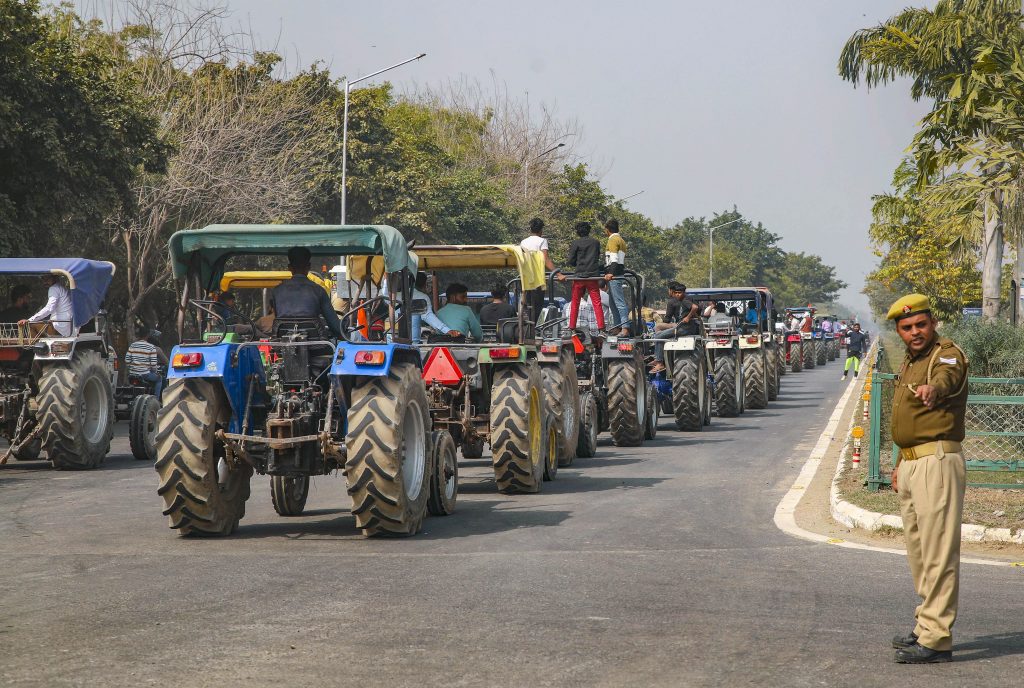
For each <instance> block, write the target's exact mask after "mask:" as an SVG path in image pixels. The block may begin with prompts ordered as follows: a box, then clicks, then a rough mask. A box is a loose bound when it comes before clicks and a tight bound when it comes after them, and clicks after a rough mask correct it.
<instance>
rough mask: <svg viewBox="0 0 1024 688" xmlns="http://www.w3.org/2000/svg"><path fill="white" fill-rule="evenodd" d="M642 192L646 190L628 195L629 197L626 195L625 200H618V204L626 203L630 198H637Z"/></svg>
mask: <svg viewBox="0 0 1024 688" xmlns="http://www.w3.org/2000/svg"><path fill="white" fill-rule="evenodd" d="M644 191H647V189H644V190H643V191H637V192H636V193H635V194H629V195H628V196H626V197H625V198H620V199H619V203H625V202H626V201H628V200H629V199H631V198H635V197H637V196H639V195H640V194H642V193H643V192H644Z"/></svg>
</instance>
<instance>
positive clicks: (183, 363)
mask: <svg viewBox="0 0 1024 688" xmlns="http://www.w3.org/2000/svg"><path fill="white" fill-rule="evenodd" d="M201 365H203V355H202V354H201V353H199V352H198V351H193V352H192V353H187V354H174V360H173V361H172V362H171V367H173V368H198V367H200V366H201Z"/></svg>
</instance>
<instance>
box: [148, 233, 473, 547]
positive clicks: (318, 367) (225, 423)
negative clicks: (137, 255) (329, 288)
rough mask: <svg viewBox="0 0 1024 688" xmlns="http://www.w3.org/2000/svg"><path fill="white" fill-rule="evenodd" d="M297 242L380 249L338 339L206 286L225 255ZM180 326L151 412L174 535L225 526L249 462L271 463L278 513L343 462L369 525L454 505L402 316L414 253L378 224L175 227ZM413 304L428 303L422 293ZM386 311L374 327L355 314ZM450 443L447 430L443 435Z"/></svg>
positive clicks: (370, 528)
mask: <svg viewBox="0 0 1024 688" xmlns="http://www.w3.org/2000/svg"><path fill="white" fill-rule="evenodd" d="M293 247H303V248H306V249H308V250H309V251H310V253H311V254H312V256H313V258H324V259H327V258H328V257H336V256H339V255H340V256H345V257H347V260H348V261H349V263H350V264H352V263H353V262H358V263H365V262H368V261H370V260H372V259H373V258H375V257H379V258H380V259H381V265H382V270H383V273H382V274H383V276H385V277H386V280H382V281H381V282H379V283H373V281H372V280H371V279H369V278H366V279H364V280H363V281H362V282H361V283H360V287H359V293H358V294H357V295H356V298H354V299H353V303H354V306H353V308H352V309H351V310H349V311H347V312H345V313H342V314H341V315H342V317H341V326H342V333H341V334H342V335H343V336H342V337H341V338H340V339H337V340H336V337H335V336H333V333H331V332H329V331H328V329H327V327H326V325H325V322H324V320H323V319H322V318H319V317H303V318H291V317H284V315H282V314H280V313H278V314H276V316H275V319H274V321H273V323H271V324H270V327H269V332H267V333H264V332H262V331H261V330H260V328H258V327H257V325H256V323H255V322H253V320H252V319H251V317H250V315H249V314H247V313H245V312H242V311H240V310H235V309H231V308H229V307H227V306H226V305H225V304H223V303H219V302H216V301H212V300H209V299H207V298H204V297H205V295H207V294H209V293H210V292H213V291H215V290H216V288H217V286H218V285H219V283H220V280H221V278H222V276H223V275H224V273H225V272H226V271H227V270H228V268H229V267H230V265H229V264H233V263H235V262H236V261H237V262H241V263H244V264H246V266H248V265H251V264H252V263H253V262H254V261H255V260H257V259H263V260H264V261H266V260H267V259H271V260H273V259H275V258H276V259H277V260H281V259H282V257H283V256H284V255H285V254H287V253H288V251H289V250H290V249H292V248H293ZM170 254H171V266H172V270H173V274H174V276H175V277H176V278H177V279H179V280H180V281H181V296H180V301H179V309H178V318H177V324H178V334H179V338H180V339H181V341H182V343H181V344H179V345H178V346H176V347H174V349H173V350H172V352H171V355H170V359H171V361H170V369H169V371H168V379H169V381H168V385H167V388H166V390H165V391H164V398H163V402H164V403H163V407H162V408H161V409H160V413H159V416H158V419H157V433H156V450H157V452H156V453H157V460H156V463H155V468H156V471H157V473H158V475H159V487H158V490H157V492H158V495H159V496H160V497H161V498H162V500H163V504H164V512H163V513H164V514H165V515H166V516H167V517H168V520H169V524H170V527H171V528H174V529H177V530H178V531H179V532H180V533H181V534H183V535H229V534H231V533H232V532H234V531H235V530H236V529H237V527H238V523H239V521H240V520H241V518H242V517H243V516H244V514H245V502H246V500H247V499H248V498H249V494H250V480H251V477H252V474H253V473H254V472H256V473H260V474H267V475H270V476H272V477H273V478H274V479H273V480H272V482H271V498H272V501H273V504H274V507H275V509H276V510H277V512H278V513H279V514H281V515H282V516H293V515H298V514H301V513H302V512H303V510H304V508H305V504H306V499H307V496H308V491H309V482H310V477H311V476H314V475H327V474H330V473H332V472H334V471H338V470H340V471H341V472H342V473H343V474H344V476H345V479H346V482H347V486H348V494H349V497H350V500H351V513H352V515H353V516H354V518H355V523H356V526H357V527H358V528H360V529H361V530H362V532H363V534H364V535H366V536H376V535H413V534H415V533H417V532H418V531H419V530H420V528H421V526H422V523H423V519H424V517H425V516H426V514H427V511H428V508H430V507H431V506H434V507H436V506H437V504H438V503H440V502H444V505H445V507H444V508H438V509H431V511H432V512H435V513H448V512H450V511H451V509H452V508H453V507H454V502H455V494H454V491H455V490H456V489H457V485H454V484H453V482H454V481H453V480H452V479H451V478H452V476H451V474H450V473H449V472H448V471H446V469H445V465H444V463H443V462H442V461H439V460H438V456H437V450H438V449H439V448H442V447H444V446H447V444H446V442H445V439H444V438H443V437H437V436H436V435H432V434H431V432H430V415H429V407H428V404H427V398H426V394H425V392H424V389H423V383H422V381H421V367H420V358H419V353H418V351H417V350H416V348H415V347H414V346H413V345H412V341H411V338H410V320H411V316H412V314H413V313H414V312H415V311H416V310H417V308H418V307H420V306H419V305H418V304H416V303H415V302H413V301H412V298H411V295H412V285H413V280H414V277H415V274H416V260H415V257H414V256H413V255H412V254H411V253H410V252H409V251H408V248H407V245H406V242H405V239H403V238H402V235H401V234H400V233H399V232H398V231H397V230H395V229H393V228H391V227H387V226H383V225H367V226H351V225H349V226H334V225H329V226H320V225H211V226H209V227H206V228H203V229H197V230H186V231H179V232H177V233H175V234H174V235H173V236H172V237H171V239H170ZM424 305H425V304H424ZM368 319H374V320H373V322H374V324H376V323H377V319H379V320H380V321H383V328H384V329H385V330H386V333H385V332H383V331H381V330H380V329H378V328H376V327H374V328H372V329H371V328H370V327H368V326H366V323H367V321H368ZM449 441H450V440H449Z"/></svg>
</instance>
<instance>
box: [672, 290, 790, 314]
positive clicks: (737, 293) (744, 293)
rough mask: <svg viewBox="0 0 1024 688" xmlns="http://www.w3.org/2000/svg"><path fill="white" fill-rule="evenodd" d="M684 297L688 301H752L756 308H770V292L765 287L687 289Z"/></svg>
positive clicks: (771, 306) (772, 305)
mask: <svg viewBox="0 0 1024 688" xmlns="http://www.w3.org/2000/svg"><path fill="white" fill-rule="evenodd" d="M686 298H687V299H689V300H690V301H723V302H735V301H742V302H744V303H746V302H748V301H753V302H754V303H756V304H757V308H758V310H771V309H772V308H773V307H774V304H773V303H772V294H771V292H770V291H768V289H767V288H766V287H728V288H724V289H717V288H711V289H687V290H686Z"/></svg>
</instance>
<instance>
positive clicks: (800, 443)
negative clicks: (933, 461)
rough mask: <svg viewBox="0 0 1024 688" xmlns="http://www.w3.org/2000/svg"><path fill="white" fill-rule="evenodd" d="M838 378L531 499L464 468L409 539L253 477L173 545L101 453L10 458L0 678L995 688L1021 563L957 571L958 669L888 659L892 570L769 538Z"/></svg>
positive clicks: (3, 491) (607, 462) (134, 469)
mask: <svg viewBox="0 0 1024 688" xmlns="http://www.w3.org/2000/svg"><path fill="white" fill-rule="evenodd" d="M837 370H838V368H837V366H836V365H835V364H830V365H829V366H828V367H827V368H825V369H816V370H813V371H807V372H804V373H800V374H798V375H789V376H786V377H785V378H783V382H784V385H783V394H782V397H781V398H780V400H779V402H778V403H776V404H773V406H772V408H771V409H769V410H767V411H749V412H747V413H746V414H744V415H743V416H741V417H740V418H737V419H733V420H722V419H717V418H716V419H714V421H713V425H712V426H711V427H710V428H708V429H707V430H706V431H705V432H702V433H696V434H682V433H677V432H673V431H670V430H669V423H668V422H663V423H662V426H661V428H662V432H661V433H660V434H659V436H658V439H657V440H656V441H654V442H650V443H648V444H646V445H645V446H644V447H641V448H637V449H617V448H615V447H613V446H611V444H610V441H609V440H608V438H607V436H606V435H603V436H602V443H601V448H600V451H599V453H598V456H597V457H595V458H593V459H587V460H578V461H577V463H576V464H574V466H573V467H572V468H569V469H563V470H562V471H561V472H560V473H559V479H558V481H557V482H555V483H549V484H546V485H545V490H544V492H543V493H542V494H540V495H529V496H508V497H506V496H503V495H499V494H497V493H495V492H494V490H493V481H491V480H490V479H489V478H488V474H489V472H490V471H489V469H488V466H487V464H486V462H475V463H474V464H470V465H464V466H463V480H462V485H461V493H460V496H459V504H458V510H457V513H456V514H455V515H453V516H450V517H447V518H433V519H429V520H428V521H427V522H426V528H425V530H426V532H424V533H423V534H421V535H420V536H418V537H416V538H412V539H399V540H364V539H362V538H361V537H360V535H359V534H358V533H357V532H356V530H355V529H354V526H353V522H352V519H351V518H350V516H349V515H348V513H347V511H346V495H345V491H344V483H343V479H342V478H341V477H340V476H338V477H330V478H321V479H319V480H317V481H315V483H314V491H313V494H312V495H311V498H310V504H309V511H308V513H307V515H305V516H303V517H301V518H292V519H282V518H280V517H278V516H277V515H276V514H275V513H274V512H273V509H272V507H271V504H270V494H269V482H268V480H267V479H266V478H262V477H258V478H256V483H255V484H254V489H253V497H252V498H251V499H250V501H249V506H248V512H247V514H246V517H245V519H244V520H243V522H242V526H241V528H240V529H239V532H238V534H237V535H236V536H234V537H232V538H229V539H219V540H193V539H182V538H179V537H178V536H177V535H176V534H175V533H174V532H172V531H170V530H168V529H167V527H166V524H165V520H164V517H163V516H162V515H161V514H160V509H161V502H160V499H159V498H158V497H157V495H156V492H155V489H156V474H155V473H154V472H153V470H152V468H151V467H150V466H149V465H148V464H144V463H140V462H136V461H133V460H132V459H131V457H130V455H128V453H127V442H126V441H125V439H124V438H123V437H119V438H118V439H117V440H116V441H115V443H114V453H113V454H112V455H111V456H110V457H108V460H107V463H106V464H105V465H104V467H102V468H101V469H100V470H97V471H92V472H88V473H56V472H52V471H50V470H47V469H45V468H44V467H43V466H44V465H43V464H14V465H12V466H7V467H5V468H3V469H0V561H2V562H3V576H2V578H0V595H2V597H0V599H2V600H3V603H2V604H0V683H3V684H4V685H13V686H64V685H69V686H70V685H75V686H77V685H83V686H140V685H150V684H159V685H162V686H166V685H191V686H207V685H209V686H215V685H216V686H220V685H246V686H249V685H287V686H326V685H337V686H357V685H358V686H377V685H387V686H621V685H636V686H735V685H756V686H857V687H858V688H863V687H866V686H893V685H900V686H901V687H902V686H929V687H934V686H944V685H978V686H983V685H984V686H988V685H992V686H994V685H1015V684H1016V682H1017V681H1018V680H1020V675H1021V671H1022V669H1024V622H1022V621H1021V614H1020V608H1021V602H1020V595H1021V578H1020V571H1019V569H1010V568H996V567H987V566H977V565H970V566H966V567H965V569H964V576H963V584H962V607H961V611H962V614H961V620H960V622H959V623H958V625H957V628H956V631H957V638H956V643H957V645H956V660H957V661H956V662H955V663H954V664H951V665H937V666H924V667H913V666H903V665H895V664H893V663H892V661H891V658H892V650H891V649H890V648H889V646H888V642H889V639H890V638H891V636H892V635H893V634H894V633H897V632H902V631H907V630H909V629H910V619H911V615H912V612H913V608H914V604H915V599H916V598H915V596H914V594H913V590H912V588H911V584H910V577H909V573H908V572H907V570H906V561H905V560H904V559H903V558H902V557H899V556H894V555H889V554H884V553H876V552H864V551H855V550H844V549H841V548H837V547H830V546H828V545H821V544H814V543H809V542H805V541H802V540H796V539H793V538H791V537H789V536H787V535H785V534H783V533H782V532H780V531H778V530H777V529H776V527H775V526H774V525H773V523H772V515H773V512H774V510H775V506H776V504H777V503H778V501H779V499H780V498H781V496H782V495H783V493H784V492H785V491H786V490H787V489H788V487H789V486H790V484H791V483H792V482H793V480H794V478H795V476H796V474H797V473H798V472H799V469H800V466H801V464H802V463H803V461H804V459H805V458H806V454H807V450H808V449H809V447H810V445H811V444H813V441H814V439H816V438H817V435H818V433H820V432H821V427H822V425H823V424H824V421H825V419H827V418H828V416H829V414H830V413H831V410H832V408H833V407H834V405H835V402H836V400H837V398H838V396H839V393H840V386H839V384H838V382H837V377H838V374H837ZM123 430H124V429H123V428H119V433H120V434H123Z"/></svg>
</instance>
